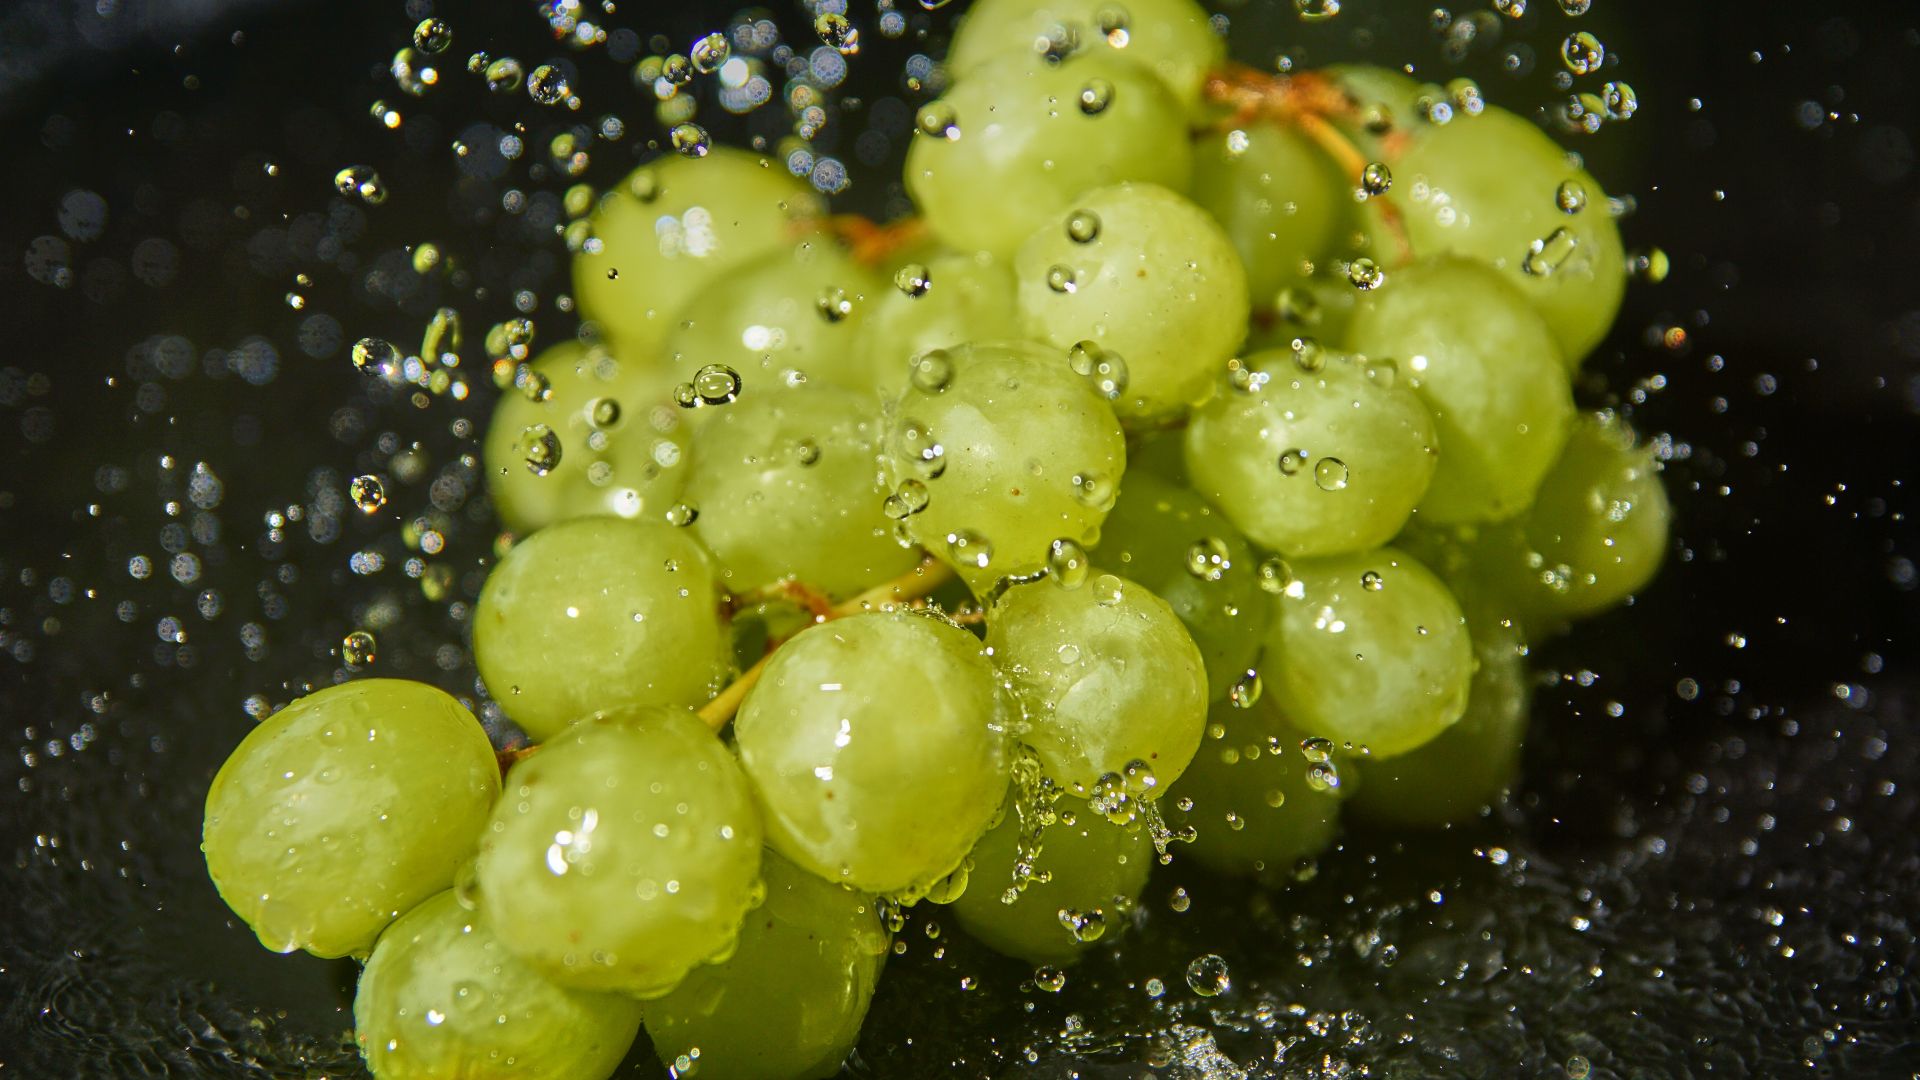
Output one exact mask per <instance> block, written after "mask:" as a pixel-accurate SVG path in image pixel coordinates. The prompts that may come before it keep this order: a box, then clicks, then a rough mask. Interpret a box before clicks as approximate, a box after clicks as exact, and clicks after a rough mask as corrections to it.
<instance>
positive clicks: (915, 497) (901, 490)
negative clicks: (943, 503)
mask: <svg viewBox="0 0 1920 1080" xmlns="http://www.w3.org/2000/svg"><path fill="white" fill-rule="evenodd" d="M931 501H932V497H931V496H929V495H928V494H927V485H925V484H923V483H921V482H920V481H918V480H903V481H901V482H900V486H899V487H898V488H896V489H894V492H893V494H891V495H888V496H887V499H886V502H885V503H883V504H881V507H880V509H881V510H882V512H884V513H885V514H886V515H887V516H888V517H890V518H892V519H894V520H895V521H900V520H903V519H905V518H908V517H911V516H912V515H914V514H917V513H919V512H920V511H922V510H925V509H926V508H927V503H929V502H931Z"/></svg>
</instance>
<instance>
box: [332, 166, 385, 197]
mask: <svg viewBox="0 0 1920 1080" xmlns="http://www.w3.org/2000/svg"><path fill="white" fill-rule="evenodd" d="M333 189H334V190H335V191H338V192H339V193H340V194H342V195H345V196H347V197H348V198H355V199H359V200H360V201H361V202H364V203H366V204H367V205H368V206H379V205H380V204H381V203H383V202H386V201H387V187H386V185H385V184H384V183H382V182H381V180H380V174H379V173H377V172H374V171H373V170H372V169H371V168H369V167H368V166H365V165H349V166H347V167H346V168H344V169H341V170H340V171H339V172H337V173H334V174H333Z"/></svg>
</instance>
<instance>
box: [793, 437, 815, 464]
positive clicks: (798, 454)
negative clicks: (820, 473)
mask: <svg viewBox="0 0 1920 1080" xmlns="http://www.w3.org/2000/svg"><path fill="white" fill-rule="evenodd" d="M793 460H795V461H797V462H799V463H800V464H802V465H808V466H811V465H817V464H819V462H820V444H819V443H817V442H815V441H814V440H812V439H809V438H807V437H806V436H804V435H803V436H801V437H800V438H798V439H795V440H794V442H793Z"/></svg>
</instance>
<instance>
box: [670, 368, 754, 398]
mask: <svg viewBox="0 0 1920 1080" xmlns="http://www.w3.org/2000/svg"><path fill="white" fill-rule="evenodd" d="M739 397H740V373H739V372H737V371H735V370H733V369H732V368H730V367H728V366H726V365H725V364H708V365H707V366H705V367H703V368H701V369H700V370H699V371H696V372H694V373H693V381H691V382H683V383H681V384H680V385H679V386H676V387H674V389H673V400H674V401H675V402H676V403H677V404H678V405H679V406H680V407H681V408H683V409H698V408H702V407H705V406H708V405H725V404H727V403H729V402H732V401H734V400H736V399H738V398H739Z"/></svg>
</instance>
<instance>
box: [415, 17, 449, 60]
mask: <svg viewBox="0 0 1920 1080" xmlns="http://www.w3.org/2000/svg"><path fill="white" fill-rule="evenodd" d="M451 44H453V27H451V26H448V25H447V24H446V22H445V21H444V20H441V19H422V20H420V23H419V25H417V26H415V27H414V28H413V47H414V48H416V49H419V50H420V51H421V52H424V53H443V52H446V51H447V46H449V45H451Z"/></svg>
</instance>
